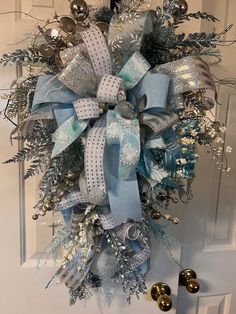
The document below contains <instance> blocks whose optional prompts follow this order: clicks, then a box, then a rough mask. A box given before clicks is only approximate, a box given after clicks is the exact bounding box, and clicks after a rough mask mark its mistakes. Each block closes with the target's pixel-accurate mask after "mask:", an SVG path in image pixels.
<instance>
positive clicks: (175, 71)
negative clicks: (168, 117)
mask: <svg viewBox="0 0 236 314" xmlns="http://www.w3.org/2000/svg"><path fill="white" fill-rule="evenodd" d="M153 73H164V74H167V75H168V76H169V77H170V78H171V86H170V94H171V95H172V98H171V106H172V108H173V106H174V107H175V108H178V103H180V107H181V106H182V103H181V95H182V94H183V93H185V92H189V91H193V92H195V91H196V90H201V89H203V90H206V91H207V92H208V95H207V96H208V97H207V98H208V101H209V102H211V103H212V102H213V103H214V98H215V97H216V86H215V82H214V79H213V77H212V75H211V72H210V68H209V65H208V64H207V63H206V62H204V61H203V60H202V59H201V58H200V57H191V56H189V57H186V58H182V59H180V60H177V61H174V62H169V63H165V64H162V65H159V66H156V67H155V68H154V70H153Z"/></svg>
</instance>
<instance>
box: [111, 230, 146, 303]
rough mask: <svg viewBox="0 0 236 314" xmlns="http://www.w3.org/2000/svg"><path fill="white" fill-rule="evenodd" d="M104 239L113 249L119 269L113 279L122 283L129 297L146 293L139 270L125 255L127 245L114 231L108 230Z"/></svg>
mask: <svg viewBox="0 0 236 314" xmlns="http://www.w3.org/2000/svg"><path fill="white" fill-rule="evenodd" d="M106 239H107V242H108V244H109V245H110V246H111V247H112V248H113V250H114V251H115V256H116V258H117V261H118V264H119V270H118V271H117V272H116V274H115V276H114V279H115V280H116V281H117V282H120V283H121V284H122V286H123V290H124V292H126V293H128V294H129V299H130V297H131V296H132V295H136V296H137V297H138V296H139V294H146V291H147V287H146V283H145V278H144V276H143V275H142V274H141V273H140V272H138V271H137V270H136V269H133V268H132V267H131V264H130V262H129V258H128V257H127V256H126V253H127V250H128V249H127V247H126V246H124V244H123V243H122V242H121V241H120V240H119V238H118V236H117V234H116V232H115V231H111V230H110V231H108V232H107V233H106Z"/></svg>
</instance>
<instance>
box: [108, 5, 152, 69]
mask: <svg viewBox="0 0 236 314" xmlns="http://www.w3.org/2000/svg"><path fill="white" fill-rule="evenodd" d="M152 30H153V17H152V14H151V13H150V12H149V11H148V12H129V13H123V14H119V15H116V14H115V15H114V16H113V18H112V20H111V22H110V26H109V34H108V38H109V48H110V51H111V56H112V65H113V69H114V72H115V73H117V72H119V70H120V69H121V68H122V66H123V65H124V64H125V63H126V61H127V60H128V59H129V58H130V56H131V55H132V54H133V53H134V51H139V50H140V48H141V44H142V40H143V36H144V34H146V33H150V32H152Z"/></svg>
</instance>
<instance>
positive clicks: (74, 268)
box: [46, 245, 94, 290]
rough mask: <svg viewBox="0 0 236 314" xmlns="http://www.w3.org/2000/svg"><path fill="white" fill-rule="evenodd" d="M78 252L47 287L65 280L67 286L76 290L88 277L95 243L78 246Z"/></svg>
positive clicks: (60, 269) (59, 270)
mask: <svg viewBox="0 0 236 314" xmlns="http://www.w3.org/2000/svg"><path fill="white" fill-rule="evenodd" d="M76 252H77V253H75V254H74V256H72V257H71V260H69V261H67V262H66V263H65V264H64V265H62V266H61V267H60V268H59V269H58V271H57V272H56V274H55V275H54V276H53V277H52V279H51V280H50V281H49V283H48V284H47V286H46V288H48V287H50V286H51V285H53V284H58V283H60V282H64V283H65V285H66V286H67V288H69V289H72V290H75V289H76V288H78V287H79V286H80V285H81V283H82V282H83V280H84V278H85V277H86V275H87V273H88V271H89V269H90V265H91V263H92V261H93V257H94V248H93V245H86V246H84V247H82V248H77V250H76Z"/></svg>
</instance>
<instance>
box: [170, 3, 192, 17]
mask: <svg viewBox="0 0 236 314" xmlns="http://www.w3.org/2000/svg"><path fill="white" fill-rule="evenodd" d="M170 5H171V13H172V15H174V16H178V15H183V14H186V13H187V11H188V4H187V2H186V1H185V0H175V1H173V2H172V3H171V4H170Z"/></svg>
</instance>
